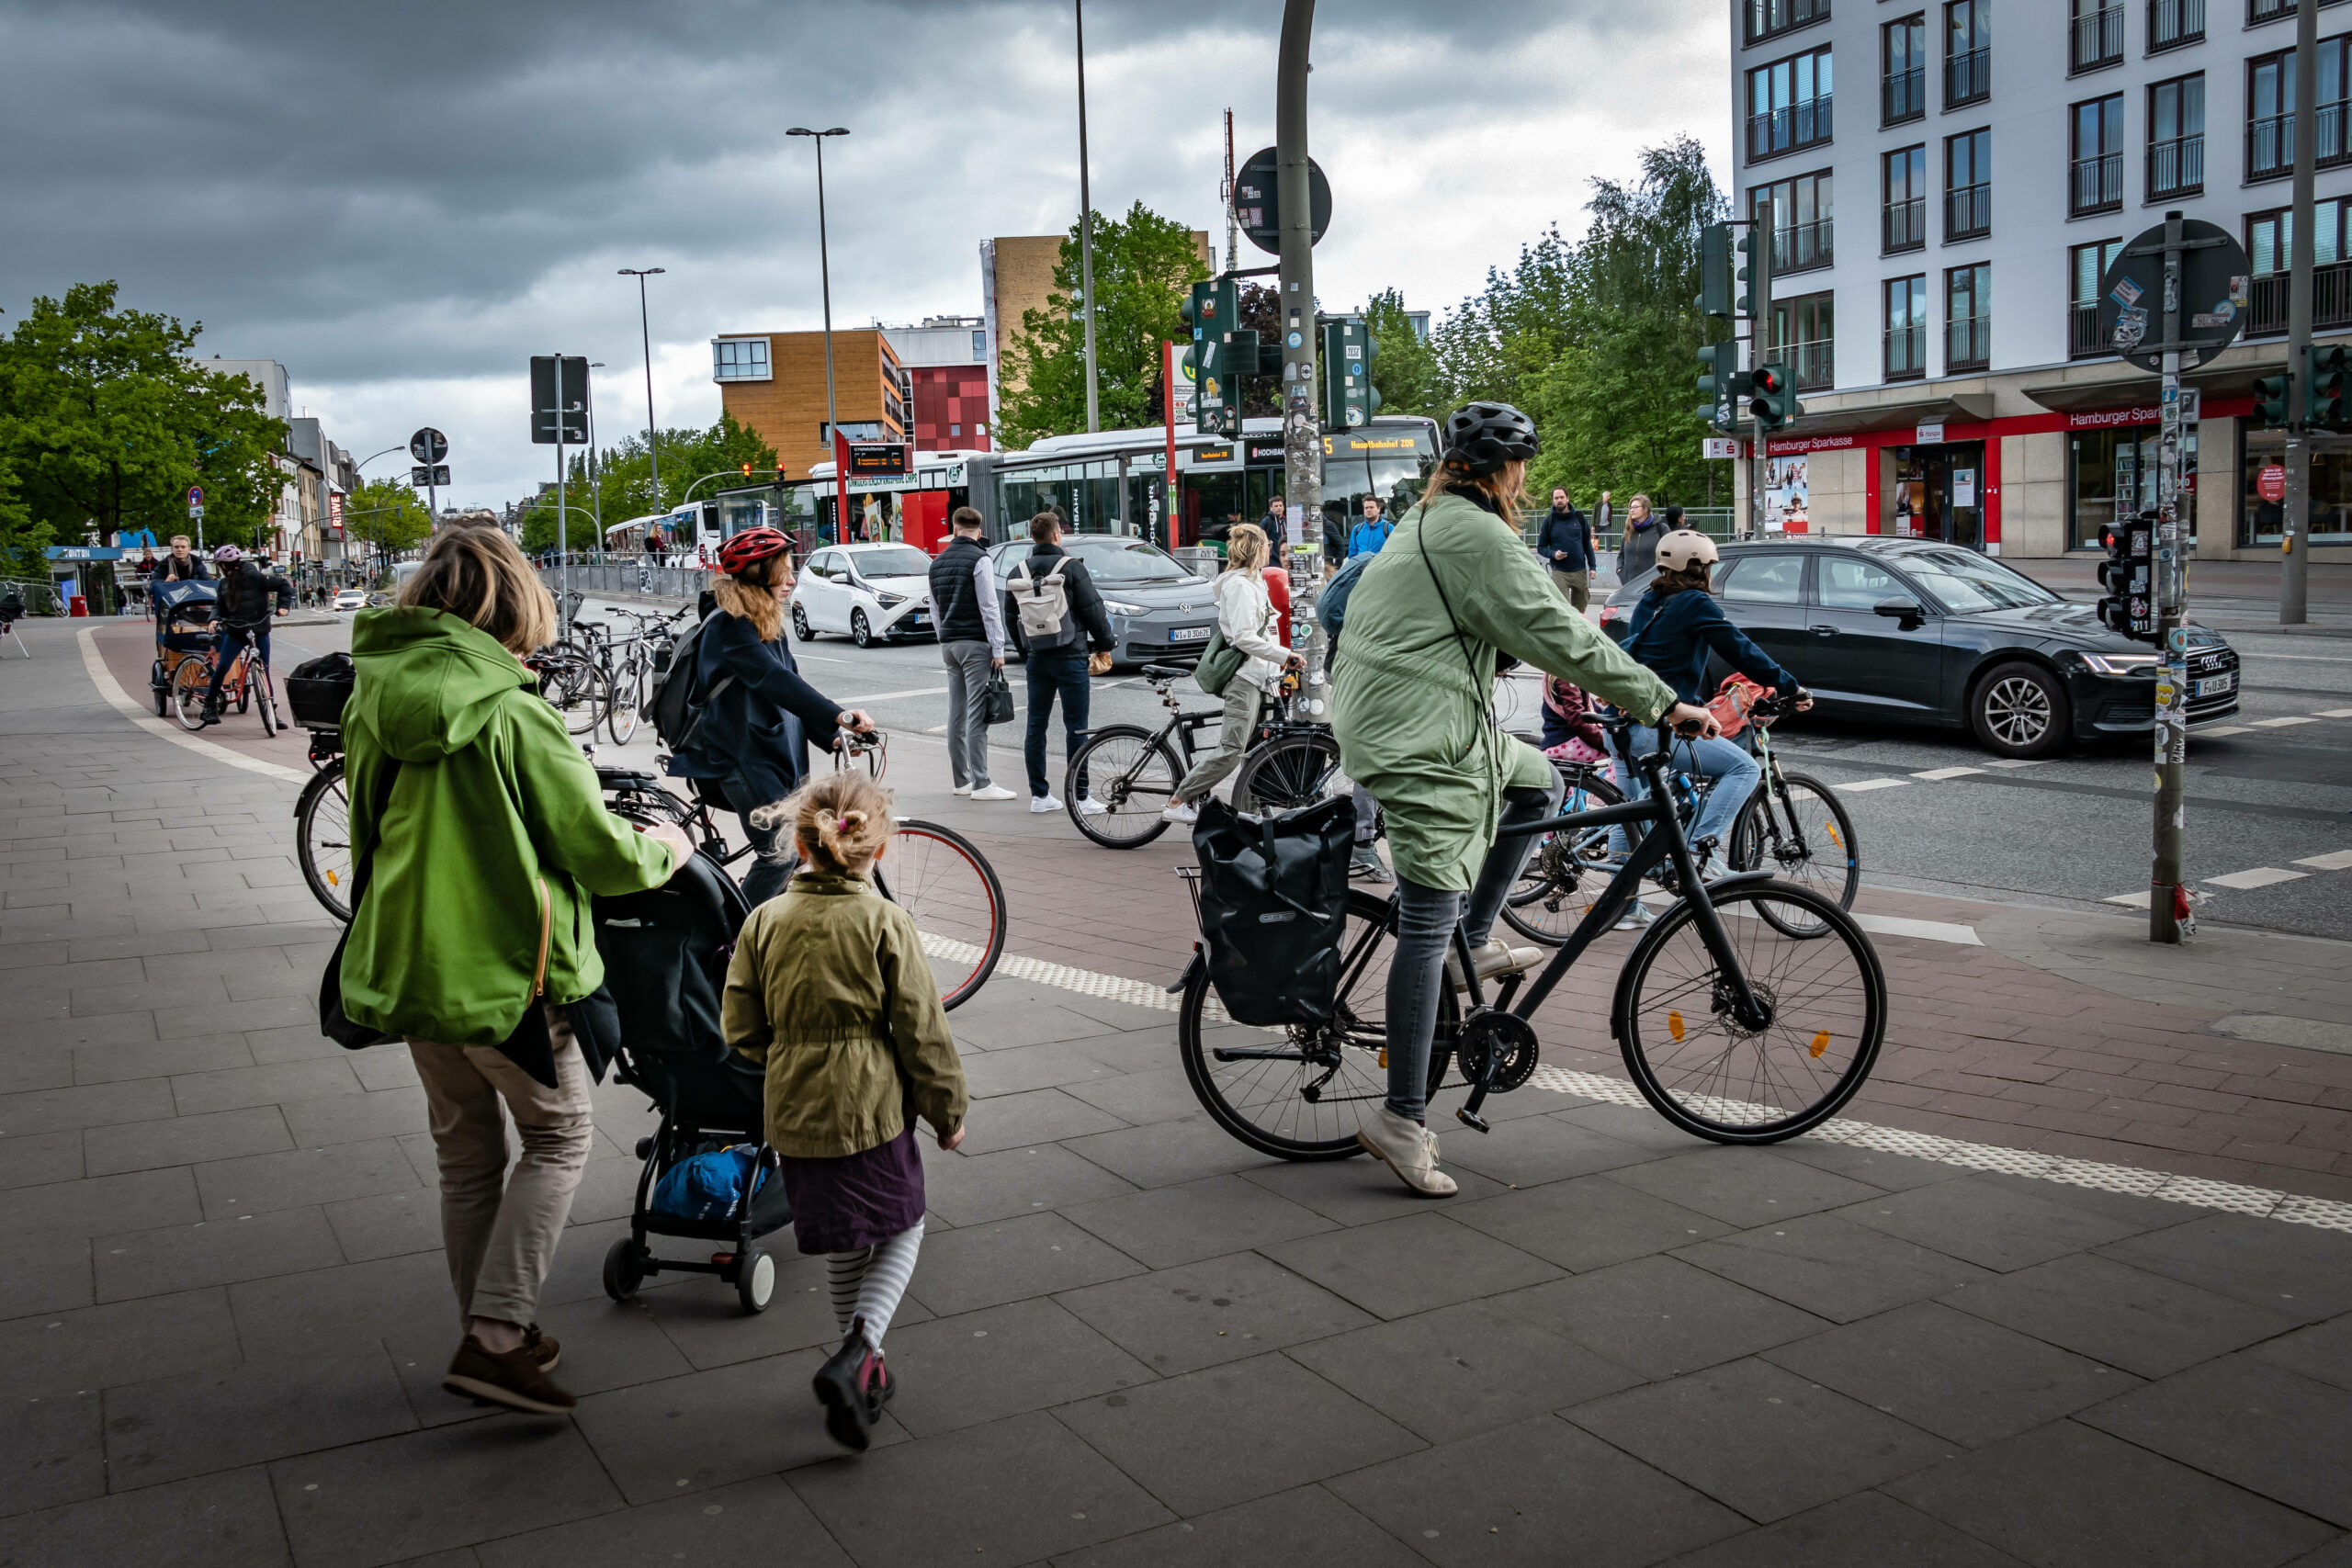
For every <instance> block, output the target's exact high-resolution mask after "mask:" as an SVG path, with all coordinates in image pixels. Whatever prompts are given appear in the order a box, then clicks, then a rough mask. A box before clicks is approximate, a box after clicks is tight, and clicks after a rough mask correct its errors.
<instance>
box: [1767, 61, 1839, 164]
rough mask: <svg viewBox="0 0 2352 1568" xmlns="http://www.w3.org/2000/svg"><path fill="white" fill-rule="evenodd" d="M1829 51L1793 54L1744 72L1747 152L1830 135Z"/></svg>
mask: <svg viewBox="0 0 2352 1568" xmlns="http://www.w3.org/2000/svg"><path fill="white" fill-rule="evenodd" d="M1829 88H1830V73H1829V51H1828V50H1826V49H1816V50H1813V51H1809V52H1807V53H1804V54H1792V55H1791V56H1790V57H1789V58H1788V59H1786V60H1776V61H1774V62H1772V63H1771V64H1770V65H1759V66H1758V67H1757V68H1756V69H1755V70H1753V71H1750V72H1749V73H1747V155H1748V157H1749V158H1750V159H1756V158H1772V157H1778V156H1779V155H1780V154H1781V153H1783V152H1795V151H1796V150H1797V149H1798V148H1800V147H1817V146H1819V145H1821V143H1823V142H1825V141H1828V140H1829V106H1830V91H1829Z"/></svg>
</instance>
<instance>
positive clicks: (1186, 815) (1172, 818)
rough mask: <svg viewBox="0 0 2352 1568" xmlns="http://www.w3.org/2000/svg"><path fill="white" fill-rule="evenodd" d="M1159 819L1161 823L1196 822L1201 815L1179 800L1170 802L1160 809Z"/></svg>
mask: <svg viewBox="0 0 2352 1568" xmlns="http://www.w3.org/2000/svg"><path fill="white" fill-rule="evenodd" d="M1159 819H1160V820H1161V821H1162V822H1197V821H1199V820H1200V819H1201V814H1200V813H1199V812H1198V811H1195V810H1194V809H1193V807H1189V806H1187V805H1185V804H1184V803H1183V802H1182V801H1181V800H1171V801H1170V802H1169V803H1168V804H1167V805H1166V806H1165V807H1162V808H1161V809H1160V813H1159Z"/></svg>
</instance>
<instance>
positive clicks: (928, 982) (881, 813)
mask: <svg viewBox="0 0 2352 1568" xmlns="http://www.w3.org/2000/svg"><path fill="white" fill-rule="evenodd" d="M759 815H760V817H761V818H762V822H763V826H765V827H766V828H767V829H769V830H770V831H778V830H781V829H786V828H788V829H790V830H791V833H792V836H793V839H794V841H795V842H796V843H797V845H798V847H799V852H800V857H799V858H800V864H801V870H800V872H799V874H797V875H796V876H795V877H794V878H793V879H792V886H791V887H790V888H789V889H788V890H787V891H786V893H785V895H784V897H780V898H775V899H772V900H770V901H769V902H767V903H765V904H763V905H761V906H760V907H759V908H756V909H754V910H752V918H751V919H748V920H746V921H744V922H743V930H742V932H741V935H740V936H738V937H737V938H736V941H735V955H734V956H733V957H732V958H731V959H729V961H728V965H727V989H726V994H725V997H724V998H723V1000H722V1002H721V1004H720V1022H721V1025H722V1027H723V1029H724V1032H725V1034H726V1038H727V1043H729V1045H731V1046H733V1047H734V1048H735V1050H736V1051H737V1052H739V1053H740V1054H741V1055H744V1056H746V1057H749V1058H750V1059H751V1060H752V1061H754V1062H759V1063H762V1064H763V1065H764V1066H765V1067H766V1070H767V1084H766V1092H765V1095H764V1100H765V1103H766V1110H767V1114H766V1122H767V1140H768V1143H769V1145H771V1146H772V1147H774V1148H775V1151H776V1153H777V1154H778V1155H780V1156H783V1168H782V1171H781V1173H780V1174H781V1175H782V1177H783V1179H784V1190H785V1196H786V1198H788V1199H789V1200H790V1201H791V1203H792V1228H793V1234H794V1235H795V1236H796V1237H797V1240H798V1241H799V1244H800V1250H801V1251H802V1252H805V1253H818V1254H822V1255H823V1257H824V1258H825V1274H826V1279H827V1282H828V1283H829V1284H830V1285H831V1295H832V1303H833V1322H834V1325H835V1326H836V1328H838V1330H839V1331H840V1333H841V1336H842V1347H841V1348H840V1349H839V1350H836V1351H835V1352H834V1353H833V1355H832V1357H831V1359H828V1360H827V1361H826V1362H825V1364H824V1365H823V1366H822V1367H820V1368H819V1369H818V1371H817V1375H816V1379H815V1387H816V1391H817V1398H818V1401H819V1402H820V1404H823V1405H824V1407H825V1429H826V1430H827V1431H828V1432H830V1433H831V1434H832V1436H833V1438H834V1439H835V1440H836V1441H838V1442H840V1443H841V1444H842V1446H843V1447H844V1448H849V1449H855V1450H864V1449H865V1446H866V1443H867V1440H868V1434H869V1433H870V1431H871V1430H872V1428H873V1426H874V1422H875V1418H876V1416H879V1415H880V1414H881V1413H882V1406H883V1405H884V1404H887V1403H888V1401H889V1399H890V1397H891V1395H893V1394H895V1393H897V1392H898V1386H897V1384H896V1383H895V1382H892V1380H891V1378H890V1374H889V1372H888V1370H887V1369H886V1368H885V1366H884V1364H883V1360H882V1337H883V1335H884V1334H886V1333H887V1332H888V1330H889V1327H890V1318H891V1316H892V1314H894V1313H896V1312H897V1311H898V1306H899V1298H900V1297H901V1296H902V1295H904V1294H905V1293H906V1289H907V1281H908V1280H910V1279H912V1278H913V1276H914V1271H915V1256H916V1254H917V1253H918V1252H919V1251H920V1250H921V1248H922V1226H923V1209H924V1203H923V1179H922V1155H921V1154H920V1153H919V1152H917V1150H916V1148H915V1127H914V1122H915V1118H916V1117H917V1116H918V1115H920V1116H921V1117H922V1120H924V1121H926V1122H930V1123H931V1129H932V1132H933V1134H936V1136H937V1137H938V1140H939V1146H940V1148H941V1149H943V1150H944V1151H947V1152H949V1153H953V1152H954V1151H955V1149H956V1145H959V1144H961V1143H962V1142H963V1141H964V1111H965V1108H966V1106H967V1104H968V1102H969V1099H970V1096H969V1094H968V1092H967V1089H966V1088H965V1083H964V1067H963V1064H962V1063H961V1062H960V1061H959V1060H958V1059H957V1058H956V1042H955V1039H954V1038H953V1037H952V1036H951V1035H950V1034H949V1033H948V1031H947V1014H946V1011H945V1010H944V1009H943V1008H942V1007H941V1006H940V1003H939V987H938V985H937V984H936V983H935V982H934V981H933V978H932V974H931V965H930V964H929V963H928V962H927V961H926V960H925V959H924V957H923V950H922V935H921V933H920V932H918V931H916V930H915V923H914V920H913V919H912V918H911V917H910V916H909V915H908V914H907V912H906V911H905V910H904V909H901V908H899V906H898V905H896V904H894V903H892V902H891V901H890V900H888V898H877V897H875V896H874V889H873V886H872V877H873V873H874V868H875V866H876V863H879V862H880V861H881V859H882V857H883V855H884V854H885V853H886V852H888V848H889V839H890V832H891V828H892V822H893V818H892V817H891V800H890V796H889V795H888V794H887V793H886V792H884V791H883V790H882V789H881V788H880V787H879V786H877V785H876V784H875V783H874V782H873V781H872V780H871V779H867V778H864V777H861V776H859V775H858V774H856V773H834V774H831V775H830V776H828V777H825V778H821V779H819V780H818V781H817V782H816V783H814V784H809V785H807V786H805V787H804V788H802V789H801V790H799V791H798V792H797V793H796V794H795V795H793V796H792V798H791V799H789V800H786V801H785V802H783V803H782V804H781V805H777V806H772V807H766V808H763V810H762V811H761V812H760V813H759Z"/></svg>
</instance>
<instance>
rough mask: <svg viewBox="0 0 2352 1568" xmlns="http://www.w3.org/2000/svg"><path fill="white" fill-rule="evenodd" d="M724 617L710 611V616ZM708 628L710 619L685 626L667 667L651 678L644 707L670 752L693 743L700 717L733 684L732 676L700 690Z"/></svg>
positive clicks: (655, 731)
mask: <svg viewBox="0 0 2352 1568" xmlns="http://www.w3.org/2000/svg"><path fill="white" fill-rule="evenodd" d="M724 614H726V612H725V611H723V610H713V611H712V612H711V615H724ZM709 627H710V616H708V615H707V616H705V617H704V618H703V619H701V620H699V621H696V622H695V624H694V625H693V626H688V627H687V628H686V629H685V632H684V635H683V636H681V637H679V638H678V640H677V641H676V643H674V644H673V645H672V647H671V649H670V664H669V668H668V669H666V670H663V671H660V672H659V673H657V674H656V675H655V676H654V677H653V700H652V701H651V702H650V704H648V705H647V706H648V707H649V708H650V710H651V713H652V716H653V733H654V734H656V735H658V736H660V737H661V738H662V745H664V746H667V747H668V748H669V749H670V750H672V751H673V752H675V751H683V750H685V749H686V748H687V747H688V746H691V745H692V744H694V739H695V733H696V732H697V731H698V730H700V729H701V728H702V721H703V716H704V715H705V714H707V713H708V712H709V711H710V705H711V704H712V703H714V702H716V701H717V700H718V694H720V693H721V692H724V691H725V690H727V688H728V687H729V686H731V685H733V684H734V683H735V677H734V676H732V675H729V676H726V677H724V678H722V679H721V680H720V681H718V683H717V684H715V685H713V686H712V687H711V688H710V690H708V691H707V692H705V691H702V690H699V689H698V688H699V687H700V686H701V683H702V675H701V669H700V667H701V664H702V660H701V657H700V655H701V652H702V638H703V633H704V632H706V631H707V630H708V629H709Z"/></svg>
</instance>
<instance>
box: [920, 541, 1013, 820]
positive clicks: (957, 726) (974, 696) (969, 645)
mask: <svg viewBox="0 0 2352 1568" xmlns="http://www.w3.org/2000/svg"><path fill="white" fill-rule="evenodd" d="M947 524H948V528H949V531H950V536H949V538H948V541H947V547H946V548H945V549H944V550H942V551H940V552H939V557H938V558H937V559H935V560H933V562H932V563H931V616H932V624H933V626H936V627H938V629H939V661H940V662H941V663H943V664H944V665H946V666H947V768H948V772H950V773H953V774H954V775H955V778H956V794H957V795H970V796H971V797H972V798H973V799H974V800H1013V799H1017V798H1018V796H1016V795H1014V794H1013V793H1012V791H1011V790H1009V789H1006V788H1005V787H1004V786H1003V785H1001V784H991V783H989V700H988V694H989V682H991V681H993V680H994V679H995V678H996V676H997V674H998V672H999V671H1001V670H1003V668H1004V602H1003V596H1002V594H1001V592H999V590H998V588H997V585H996V572H995V570H994V569H992V568H991V567H990V566H989V553H988V551H987V550H986V549H985V548H983V547H981V544H980V526H981V524H980V514H979V513H978V512H977V511H975V510H974V509H973V508H971V507H968V506H959V507H957V508H956V512H955V514H954V515H953V516H951V517H950V518H948V520H947Z"/></svg>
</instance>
